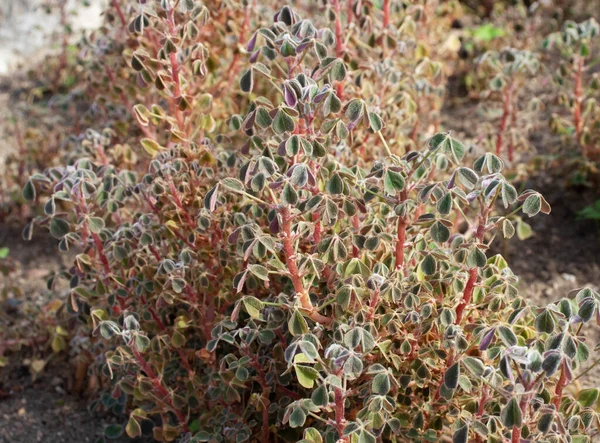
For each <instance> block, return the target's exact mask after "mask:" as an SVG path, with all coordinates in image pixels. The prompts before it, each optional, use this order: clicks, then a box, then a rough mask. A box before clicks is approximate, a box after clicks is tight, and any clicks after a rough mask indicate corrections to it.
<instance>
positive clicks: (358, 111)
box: [346, 99, 365, 122]
mask: <svg viewBox="0 0 600 443" xmlns="http://www.w3.org/2000/svg"><path fill="white" fill-rule="evenodd" d="M364 107H365V105H364V103H363V101H362V100H360V99H354V100H352V101H351V102H350V103H348V107H347V108H346V118H347V119H348V120H350V121H351V122H354V121H357V120H358V119H359V118H361V117H362V116H363V113H364Z"/></svg>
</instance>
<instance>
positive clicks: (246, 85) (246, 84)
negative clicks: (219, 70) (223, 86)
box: [240, 68, 254, 92]
mask: <svg viewBox="0 0 600 443" xmlns="http://www.w3.org/2000/svg"><path fill="white" fill-rule="evenodd" d="M240 88H241V90H242V91H244V92H252V88H254V74H253V70H252V68H250V69H248V70H247V71H246V72H245V73H244V75H242V78H241V79H240Z"/></svg>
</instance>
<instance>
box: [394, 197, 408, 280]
mask: <svg viewBox="0 0 600 443" xmlns="http://www.w3.org/2000/svg"><path fill="white" fill-rule="evenodd" d="M407 198H408V193H407V192H406V190H404V191H402V192H401V193H400V201H401V202H403V201H405V200H406V199H407ZM406 226H407V218H406V216H399V217H398V229H397V230H398V233H397V237H396V238H397V240H396V270H398V269H401V268H402V267H403V266H404V245H405V243H406Z"/></svg>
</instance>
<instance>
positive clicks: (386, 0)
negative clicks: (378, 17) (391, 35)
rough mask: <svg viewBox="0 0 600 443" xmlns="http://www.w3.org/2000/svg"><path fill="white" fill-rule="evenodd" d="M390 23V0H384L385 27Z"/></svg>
mask: <svg viewBox="0 0 600 443" xmlns="http://www.w3.org/2000/svg"><path fill="white" fill-rule="evenodd" d="M389 25H390V0H383V27H384V28H387V27H388V26H389Z"/></svg>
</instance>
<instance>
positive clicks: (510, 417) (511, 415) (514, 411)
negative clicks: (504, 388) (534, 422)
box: [500, 398, 523, 428]
mask: <svg viewBox="0 0 600 443" xmlns="http://www.w3.org/2000/svg"><path fill="white" fill-rule="evenodd" d="M500 419H501V420H502V424H503V425H504V426H505V427H507V428H512V427H513V426H516V427H518V428H520V427H521V425H522V424H523V414H522V412H521V408H520V407H519V403H518V402H517V400H516V399H515V398H511V399H510V401H509V402H508V403H507V404H506V406H504V408H503V409H502V411H501V412H500Z"/></svg>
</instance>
